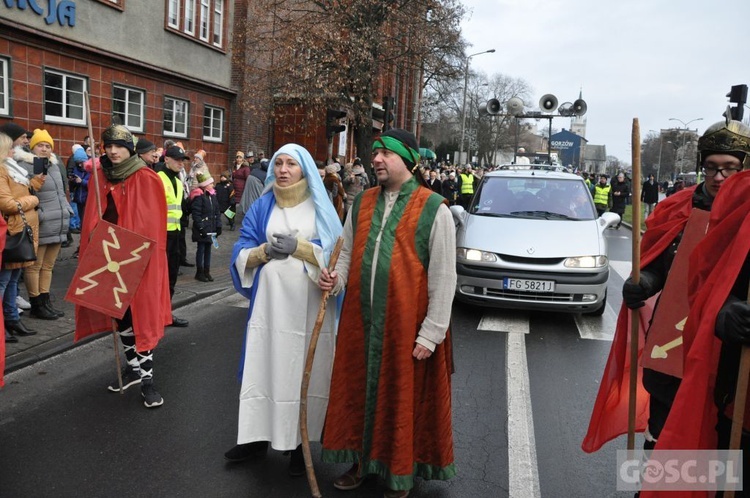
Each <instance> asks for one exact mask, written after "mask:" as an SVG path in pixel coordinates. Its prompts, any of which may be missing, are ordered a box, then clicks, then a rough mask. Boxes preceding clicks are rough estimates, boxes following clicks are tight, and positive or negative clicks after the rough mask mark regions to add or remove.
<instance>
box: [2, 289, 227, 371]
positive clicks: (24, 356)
mask: <svg viewBox="0 0 750 498" xmlns="http://www.w3.org/2000/svg"><path fill="white" fill-rule="evenodd" d="M235 292H236V291H235V290H234V288H233V287H231V286H230V287H227V288H226V289H221V288H219V289H208V290H205V291H202V292H193V291H182V292H180V296H179V297H178V298H176V299H175V300H174V301H173V303H172V310H173V311H174V310H178V309H180V308H184V307H185V306H188V305H190V304H194V303H197V302H199V301H202V300H204V299H209V298H211V297H214V296H219V297H222V298H223V297H227V296H230V295H232V294H234V293H235ZM183 294H187V295H186V296H184V297H183V296H182V295H183ZM175 296H177V293H175ZM167 328H169V327H167ZM73 333H74V331H73V330H71V331H70V332H68V333H66V334H63V335H61V336H58V337H56V338H54V339H52V340H50V341H47V342H45V343H43V344H40V345H39V346H37V347H33V348H30V349H27V350H26V351H22V352H20V353H17V354H14V355H13V356H11V357H10V358H7V361H6V364H5V374H6V375H7V374H9V373H11V372H15V371H17V370H21V369H22V368H25V367H28V366H31V365H33V364H35V363H38V362H40V361H43V360H47V359H49V358H52V357H53V356H57V355H59V354H61V353H65V352H66V351H70V350H72V349H75V348H77V347H79V346H83V345H85V344H89V343H91V342H94V341H98V340H101V339H109V338H110V333H109V332H102V333H101V334H96V335H93V336H89V337H86V338H85V339H82V340H80V341H78V342H74V341H73Z"/></svg>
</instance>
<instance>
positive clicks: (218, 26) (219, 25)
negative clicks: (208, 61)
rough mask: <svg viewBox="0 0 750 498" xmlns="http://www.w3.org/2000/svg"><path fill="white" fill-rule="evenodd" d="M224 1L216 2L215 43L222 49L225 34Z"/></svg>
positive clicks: (218, 0) (215, 0) (217, 0)
mask: <svg viewBox="0 0 750 498" xmlns="http://www.w3.org/2000/svg"><path fill="white" fill-rule="evenodd" d="M223 29H224V0H214V30H213V42H214V45H216V46H217V47H221V42H222V37H223V35H224V32H223V31H222V30H223Z"/></svg>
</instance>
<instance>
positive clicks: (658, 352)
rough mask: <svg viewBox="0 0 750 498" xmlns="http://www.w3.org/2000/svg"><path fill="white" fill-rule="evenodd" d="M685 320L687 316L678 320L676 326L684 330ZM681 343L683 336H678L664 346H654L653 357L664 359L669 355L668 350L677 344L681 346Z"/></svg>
mask: <svg viewBox="0 0 750 498" xmlns="http://www.w3.org/2000/svg"><path fill="white" fill-rule="evenodd" d="M685 322H687V317H685V318H683V319H682V320H680V321H679V322H677V324H676V325H675V326H674V328H676V329H677V330H679V331H680V332H682V330H683V329H684V328H685ZM681 345H682V337H678V338H677V339H674V340H672V341H669V342H668V343H666V344H665V345H663V346H654V349H652V350H651V358H658V359H664V358H666V357H667V351H669V350H670V349H674V348H676V347H677V346H681Z"/></svg>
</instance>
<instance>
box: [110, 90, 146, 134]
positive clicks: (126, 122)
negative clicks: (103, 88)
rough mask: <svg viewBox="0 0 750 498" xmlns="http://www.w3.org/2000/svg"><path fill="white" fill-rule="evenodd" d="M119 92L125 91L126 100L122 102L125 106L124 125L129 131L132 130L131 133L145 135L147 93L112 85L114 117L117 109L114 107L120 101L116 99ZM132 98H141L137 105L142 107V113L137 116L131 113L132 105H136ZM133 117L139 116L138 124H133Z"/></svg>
mask: <svg viewBox="0 0 750 498" xmlns="http://www.w3.org/2000/svg"><path fill="white" fill-rule="evenodd" d="M117 90H123V91H125V99H124V100H122V101H121V102H123V103H124V105H125V110H124V119H123V122H122V124H124V125H125V127H126V128H127V129H128V130H130V131H134V132H137V133H143V131H144V127H143V124H144V123H145V121H146V92H144V91H143V90H138V89H137V88H130V87H127V86H122V85H112V114H113V115H114V113H115V110H114V109H115V105H114V104H115V100H118V99H115V92H116V91H117ZM131 96H139V97H140V102H137V104H138V105H139V106H140V112H138V113H137V114H135V113H131V105H133V104H134V103H135V102H133V101H132V99H131V98H130V97H131ZM132 115H137V116H138V122H137V123H133V122H131V121H130V119H129V118H130V116H132Z"/></svg>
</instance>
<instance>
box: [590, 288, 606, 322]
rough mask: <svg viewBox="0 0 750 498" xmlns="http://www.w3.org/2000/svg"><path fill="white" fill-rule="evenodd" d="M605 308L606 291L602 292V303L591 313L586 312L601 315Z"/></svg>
mask: <svg viewBox="0 0 750 498" xmlns="http://www.w3.org/2000/svg"><path fill="white" fill-rule="evenodd" d="M606 308H607V293H606V292H605V293H604V299H602V305H601V306H599V307H598V308H596V309H595V310H594V311H592V312H591V313H588V314H589V315H591V316H602V315H603V314H604V310H605V309H606Z"/></svg>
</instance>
